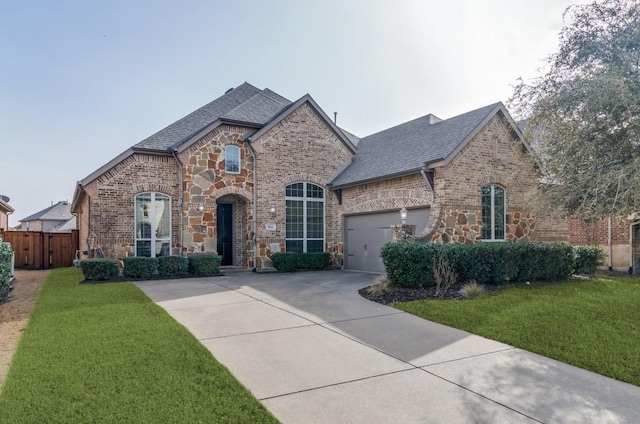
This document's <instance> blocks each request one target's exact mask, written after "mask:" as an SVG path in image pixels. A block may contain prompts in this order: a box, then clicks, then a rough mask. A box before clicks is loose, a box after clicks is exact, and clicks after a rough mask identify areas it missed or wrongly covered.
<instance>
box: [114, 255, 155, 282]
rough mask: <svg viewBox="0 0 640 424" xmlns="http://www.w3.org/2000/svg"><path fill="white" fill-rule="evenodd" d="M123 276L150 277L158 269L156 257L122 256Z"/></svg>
mask: <svg viewBox="0 0 640 424" xmlns="http://www.w3.org/2000/svg"><path fill="white" fill-rule="evenodd" d="M122 262H123V263H124V276H125V277H130V278H151V277H152V276H153V275H154V274H155V273H156V271H158V258H149V257H144V256H133V257H130V258H124V259H123V260H122Z"/></svg>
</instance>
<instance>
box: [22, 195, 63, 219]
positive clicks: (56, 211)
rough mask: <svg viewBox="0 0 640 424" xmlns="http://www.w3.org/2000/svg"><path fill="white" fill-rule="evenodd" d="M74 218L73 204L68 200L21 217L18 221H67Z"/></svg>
mask: <svg viewBox="0 0 640 424" xmlns="http://www.w3.org/2000/svg"><path fill="white" fill-rule="evenodd" d="M71 218H73V215H72V214H71V205H70V204H69V202H67V201H66V200H63V201H61V202H58V203H56V204H55V205H51V206H49V207H48V208H46V209H43V210H41V211H40V212H36V213H34V214H33V215H29V216H28V217H26V218H22V219H20V220H19V221H18V222H28V221H67V220H69V219H71Z"/></svg>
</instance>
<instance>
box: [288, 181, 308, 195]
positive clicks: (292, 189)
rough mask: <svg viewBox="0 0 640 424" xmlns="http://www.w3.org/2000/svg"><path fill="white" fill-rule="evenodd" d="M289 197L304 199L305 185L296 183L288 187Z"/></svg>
mask: <svg viewBox="0 0 640 424" xmlns="http://www.w3.org/2000/svg"><path fill="white" fill-rule="evenodd" d="M285 195H286V196H287V197H304V183H295V184H291V185H288V186H287V189H286V192H285Z"/></svg>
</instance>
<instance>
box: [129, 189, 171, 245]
mask: <svg viewBox="0 0 640 424" xmlns="http://www.w3.org/2000/svg"><path fill="white" fill-rule="evenodd" d="M135 208H136V216H135V219H136V228H135V231H136V256H150V257H156V256H170V255H171V198H170V197H169V196H167V195H166V194H162V193H140V194H137V195H136V197H135Z"/></svg>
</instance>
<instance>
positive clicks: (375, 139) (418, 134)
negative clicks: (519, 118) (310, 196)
mask: <svg viewBox="0 0 640 424" xmlns="http://www.w3.org/2000/svg"><path fill="white" fill-rule="evenodd" d="M499 112H500V113H502V114H504V116H505V117H507V118H508V119H509V121H510V122H511V126H512V129H513V130H514V131H516V132H517V133H518V134H519V130H518V128H517V126H516V125H515V123H513V121H512V120H511V118H509V114H508V112H507V111H506V109H505V108H504V106H503V105H502V103H494V104H491V105H488V106H485V107H482V108H480V109H476V110H473V111H471V112H467V113H463V114H462V115H458V116H455V117H453V118H449V119H445V120H440V119H439V118H437V117H435V116H434V115H431V114H429V115H426V116H423V117H420V118H417V119H414V120H413V121H409V122H406V123H404V124H400V125H398V126H395V127H392V128H389V129H386V130H384V131H381V132H378V133H376V134H372V135H370V136H367V137H364V138H361V139H360V142H359V143H358V153H357V155H355V156H354V158H353V160H352V161H351V163H350V164H349V165H348V166H347V167H346V168H345V169H344V170H343V171H342V172H340V173H339V174H337V175H336V176H334V177H333V178H332V179H331V180H330V181H329V185H331V186H332V187H333V188H339V187H344V186H349V185H355V184H360V183H364V182H367V181H373V180H378V179H384V178H391V177H394V176H399V175H405V174H409V173H414V172H418V171H419V170H420V169H422V168H423V167H425V165H427V164H430V163H434V162H439V161H448V160H450V159H451V157H453V156H454V155H455V154H456V153H457V152H458V151H459V150H460V149H461V148H462V147H464V145H466V143H468V142H469V140H471V138H473V137H474V136H475V135H476V134H477V132H478V131H480V129H482V127H484V125H486V124H487V122H489V120H490V119H491V118H492V117H493V116H494V115H495V114H496V113H499Z"/></svg>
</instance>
